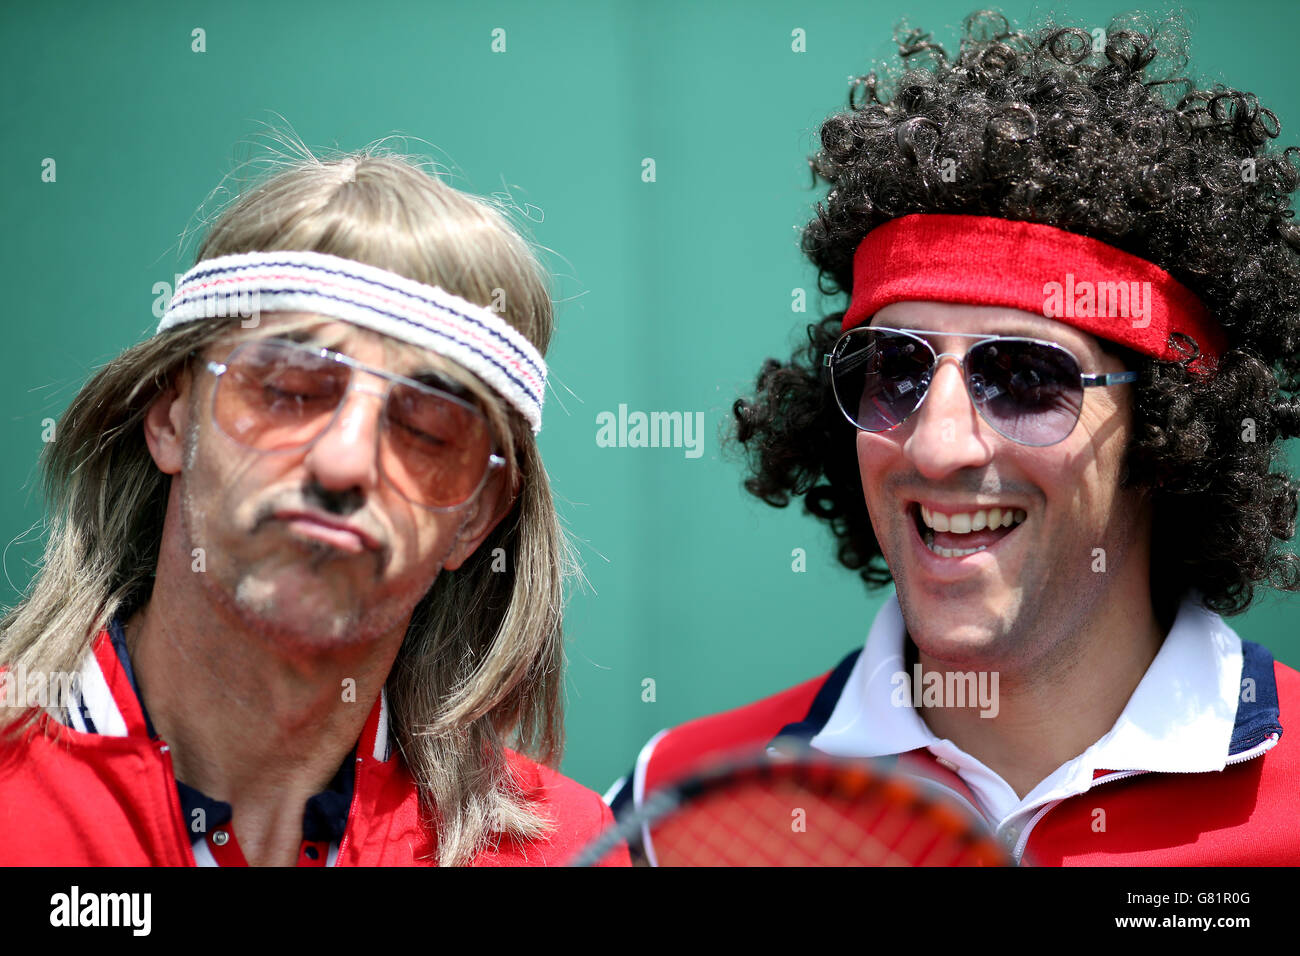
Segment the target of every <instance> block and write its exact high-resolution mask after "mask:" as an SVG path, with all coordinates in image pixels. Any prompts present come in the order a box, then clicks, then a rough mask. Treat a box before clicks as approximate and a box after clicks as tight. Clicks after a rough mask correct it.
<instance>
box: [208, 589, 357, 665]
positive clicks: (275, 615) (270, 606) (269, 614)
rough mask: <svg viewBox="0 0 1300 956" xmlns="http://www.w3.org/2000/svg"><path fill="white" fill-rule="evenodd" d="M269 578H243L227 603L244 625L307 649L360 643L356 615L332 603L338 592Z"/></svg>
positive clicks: (291, 645)
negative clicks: (317, 591) (322, 591)
mask: <svg viewBox="0 0 1300 956" xmlns="http://www.w3.org/2000/svg"><path fill="white" fill-rule="evenodd" d="M315 590H316V589H315V588H312V589H301V588H296V587H292V586H286V585H284V584H282V583H281V584H278V583H276V582H272V581H266V580H259V579H251V578H245V579H244V580H242V581H240V582H239V584H238V586H237V587H236V588H235V591H234V594H233V596H232V600H231V603H232V604H233V605H234V608H235V611H236V613H237V614H238V615H239V617H240V618H241V619H242V620H243V621H244V622H245V624H246V625H247V627H248V628H249V629H250V630H252V631H255V632H257V633H259V634H262V635H264V636H265V637H266V638H267V639H269V640H270V641H271V642H273V643H276V644H280V645H284V646H287V647H295V648H299V649H307V650H325V649H328V648H338V647H344V646H349V645H353V644H359V643H364V641H365V640H366V637H367V636H366V635H365V633H364V632H363V629H362V628H361V626H360V624H361V620H360V615H359V614H357V613H356V612H355V611H354V610H352V609H349V608H341V607H337V606H334V602H333V601H332V600H331V598H334V599H335V600H337V598H338V593H337V592H334V593H332V594H324V593H313V592H314V591H315Z"/></svg>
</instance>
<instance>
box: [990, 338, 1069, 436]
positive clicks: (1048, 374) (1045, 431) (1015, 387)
mask: <svg viewBox="0 0 1300 956" xmlns="http://www.w3.org/2000/svg"><path fill="white" fill-rule="evenodd" d="M966 364H967V368H968V370H969V374H970V384H971V392H972V394H973V395H974V396H975V399H976V403H977V406H978V407H979V410H980V414H981V415H983V416H984V420H985V421H987V422H988V423H989V424H990V425H991V426H993V428H994V429H995V430H996V431H997V432H998V434H1000V435H1003V436H1005V437H1006V438H1010V439H1011V440H1012V441H1016V442H1019V443H1021V444H1022V445H1038V446H1042V445H1054V444H1056V443H1057V442H1059V441H1061V440H1062V439H1064V438H1065V437H1066V436H1067V435H1069V434H1070V432H1071V431H1072V430H1073V429H1074V426H1075V423H1076V422H1078V420H1079V412H1080V410H1081V409H1082V408H1083V386H1082V384H1081V382H1080V370H1079V364H1078V363H1077V362H1076V361H1075V360H1074V358H1073V357H1072V356H1071V355H1070V353H1068V352H1066V351H1065V350H1064V349H1059V348H1055V347H1053V346H1050V345H1044V344H1042V343H1038V342H1028V341H1019V340H1015V339H1001V340H998V341H996V342H982V343H980V344H978V345H976V346H974V347H972V348H971V350H970V352H969V353H968V355H967V358H966Z"/></svg>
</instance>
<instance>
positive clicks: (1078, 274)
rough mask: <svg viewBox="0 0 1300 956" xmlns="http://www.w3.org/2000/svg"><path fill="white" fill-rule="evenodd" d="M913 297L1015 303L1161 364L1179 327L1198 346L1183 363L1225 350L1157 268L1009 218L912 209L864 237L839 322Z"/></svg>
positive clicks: (1194, 302)
mask: <svg viewBox="0 0 1300 956" xmlns="http://www.w3.org/2000/svg"><path fill="white" fill-rule="evenodd" d="M1148 290H1149V295H1148ZM912 300H919V301H932V302H961V303H967V304H970V305H1001V306H1008V307H1010V308H1014V309H1023V310H1024V311H1026V312H1033V313H1034V314H1036V315H1044V316H1047V317H1048V318H1052V319H1056V320H1057V321H1060V322H1065V323H1066V324H1067V325H1072V326H1074V327H1075V328H1077V329H1082V330H1083V331H1085V332H1089V333H1091V334H1093V335H1095V336H1097V337H1098V338H1102V339H1108V340H1110V341H1112V342H1118V343H1119V344H1121V345H1125V346H1128V347H1129V348H1131V349H1134V350H1135V351H1137V352H1140V353H1142V354H1143V355H1150V356H1152V357H1154V358H1158V359H1162V360H1165V361H1177V360H1179V359H1180V358H1182V357H1183V356H1181V355H1180V354H1179V353H1178V352H1177V351H1175V349H1174V348H1173V347H1172V345H1171V344H1170V333H1173V332H1180V333H1182V334H1183V335H1188V336H1191V337H1192V338H1193V339H1195V340H1196V344H1197V345H1198V346H1199V347H1200V349H1201V357H1200V358H1198V359H1197V360H1196V361H1195V362H1193V363H1192V364H1191V366H1190V368H1191V370H1192V371H1193V372H1196V373H1200V374H1204V375H1209V374H1213V371H1214V368H1215V366H1216V365H1217V361H1218V357H1219V356H1220V355H1222V354H1223V351H1224V349H1225V348H1226V346H1227V339H1226V338H1225V336H1224V334H1223V331H1222V329H1221V328H1220V327H1219V326H1218V325H1217V323H1215V322H1214V321H1212V320H1211V319H1210V317H1209V314H1208V313H1207V312H1206V309H1205V306H1204V305H1203V304H1202V303H1201V301H1200V299H1198V298H1197V297H1196V295H1195V294H1193V293H1192V292H1191V290H1189V289H1188V288H1187V287H1186V286H1184V285H1183V284H1182V283H1180V282H1178V280H1176V279H1175V278H1174V277H1173V276H1171V275H1170V274H1169V273H1168V272H1165V271H1164V270H1163V269H1161V268H1160V267H1159V266H1156V265H1153V264H1152V263H1150V262H1147V261H1146V260H1145V259H1141V258H1139V257H1137V256H1134V255H1131V254H1129V253H1127V252H1124V251H1123V250H1121V249H1116V248H1115V247H1114V246H1110V245H1107V244H1106V243H1104V242H1101V241H1099V240H1097V239H1091V238H1089V237H1087V236H1081V235H1079V234H1078V233H1074V232H1066V231H1065V230H1063V229H1057V228H1056V227H1054V226H1045V225H1042V224H1041V223H1034V222H1020V221H1017V220H1014V219H999V218H996V217H993V216H954V215H944V214H938V213H913V214H912V215H908V216H902V217H900V218H898V219H891V220H890V221H889V222H887V223H885V224H884V225H881V226H878V227H877V228H875V229H873V230H871V232H869V233H867V236H866V238H865V239H863V240H862V242H861V243H860V244H859V245H858V250H857V252H856V253H855V254H854V256H853V297H852V301H851V302H850V304H849V310H848V311H847V312H846V313H845V314H844V324H843V328H844V329H846V330H847V329H851V328H853V327H854V326H856V325H860V324H862V323H863V322H865V321H868V320H870V318H871V316H873V315H874V314H875V313H876V312H877V311H879V310H880V309H882V308H884V307H885V306H886V305H889V304H890V303H891V302H903V301H912ZM1183 344H1184V346H1185V345H1186V343H1183Z"/></svg>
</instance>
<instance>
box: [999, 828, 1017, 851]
mask: <svg viewBox="0 0 1300 956" xmlns="http://www.w3.org/2000/svg"><path fill="white" fill-rule="evenodd" d="M1019 839H1020V831H1019V830H1017V829H1016V828H1015V827H1007V828H1006V829H1005V830H1003V831H1002V842H1003V843H1005V844H1006V845H1007V848H1008V849H1011V850H1014V849H1015V848H1016V841H1017V840H1019Z"/></svg>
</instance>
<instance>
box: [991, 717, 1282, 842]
mask: <svg viewBox="0 0 1300 956" xmlns="http://www.w3.org/2000/svg"><path fill="white" fill-rule="evenodd" d="M1280 737H1281V734H1276V733H1274V734H1269V735H1268V737H1267V738H1265V739H1264V740H1262V741H1260V742H1259V743H1258V744H1256V745H1255V746H1254V747H1252V748H1251V749H1250V750H1244V751H1242V752H1241V753H1239V754H1235V755H1233V756H1231V757H1229V758H1228V759H1227V760H1225V761H1224V763H1223V765H1224V766H1225V767H1230V766H1232V765H1233V764H1239V763H1245V762H1246V761H1247V760H1254V759H1255V758H1256V757H1262V756H1263V755H1264V754H1266V753H1268V752H1269V751H1270V750H1272V749H1273V747H1274V746H1276V745H1277V742H1278V740H1279V739H1280ZM1265 745H1267V746H1265ZM1205 772H1206V771H1204V770H1159V771H1156V770H1119V771H1116V772H1115V773H1112V774H1107V775H1106V776H1104V777H1098V778H1097V779H1096V780H1094V781H1093V782H1092V786H1091V787H1089V788H1088V789H1087V790H1085V791H1084V793H1091V792H1092V791H1093V790H1094V789H1096V788H1097V787H1099V786H1100V785H1101V784H1103V783H1112V782H1114V781H1116V780H1126V779H1128V778H1129V777H1137V776H1140V775H1141V774H1144V773H1183V774H1188V773H1205ZM1071 796H1076V797H1077V796H1082V794H1077V793H1076V794H1072V795H1071ZM1068 799H1070V798H1069V797H1062V798H1061V799H1060V800H1053V801H1052V802H1051V803H1048V804H1046V805H1045V806H1044V807H1043V808H1042V809H1041V810H1039V811H1038V812H1037V813H1036V814H1034V816H1033V818H1032V819H1031V820H1030V821H1029V823H1027V824H1026V825H1025V829H1024V830H1023V831H1022V832H1021V834H1020V839H1019V840H1017V841H1016V848H1015V849H1014V850H1012V851H1011V854H1012V856H1013V857H1014V859H1015V861H1016V863H1017V864H1019V863H1020V858H1021V857H1022V856H1024V853H1025V849H1026V848H1027V847H1028V845H1029V835H1030V834H1031V833H1032V832H1033V830H1034V827H1035V826H1037V824H1038V821H1039V820H1041V819H1042V818H1043V817H1044V816H1045V815H1046V814H1047V811H1048V810H1050V809H1052V808H1053V807H1055V806H1057V805H1058V804H1061V803H1064V802H1065V801H1066V800H1068Z"/></svg>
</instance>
